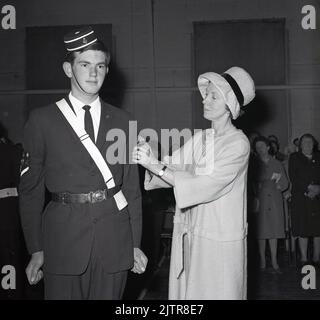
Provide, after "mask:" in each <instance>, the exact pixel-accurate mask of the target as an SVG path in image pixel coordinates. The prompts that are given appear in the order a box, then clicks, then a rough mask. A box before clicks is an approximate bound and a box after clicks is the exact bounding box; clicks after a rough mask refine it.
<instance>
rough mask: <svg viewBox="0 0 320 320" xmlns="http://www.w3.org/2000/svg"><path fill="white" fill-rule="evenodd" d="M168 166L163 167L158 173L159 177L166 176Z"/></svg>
mask: <svg viewBox="0 0 320 320" xmlns="http://www.w3.org/2000/svg"><path fill="white" fill-rule="evenodd" d="M166 169H167V166H163V168H162V169H161V170H160V171H159V172H158V176H159V177H162V176H163V175H164V172H165V171H166Z"/></svg>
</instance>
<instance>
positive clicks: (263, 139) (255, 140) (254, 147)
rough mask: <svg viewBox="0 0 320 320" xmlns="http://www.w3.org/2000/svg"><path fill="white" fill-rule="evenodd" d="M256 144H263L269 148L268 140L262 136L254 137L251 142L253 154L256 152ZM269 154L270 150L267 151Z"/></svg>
mask: <svg viewBox="0 0 320 320" xmlns="http://www.w3.org/2000/svg"><path fill="white" fill-rule="evenodd" d="M258 142H264V143H265V144H266V146H267V147H269V148H270V141H269V140H268V138H266V137H264V136H259V137H256V138H255V139H254V140H253V149H254V151H255V152H257V150H256V144H257V143H258ZM269 153H270V149H269Z"/></svg>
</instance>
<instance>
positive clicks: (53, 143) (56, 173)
mask: <svg viewBox="0 0 320 320" xmlns="http://www.w3.org/2000/svg"><path fill="white" fill-rule="evenodd" d="M129 120H130V118H129V116H128V115H127V113H126V112H124V111H121V110H119V109H117V108H115V107H113V106H111V105H109V104H106V103H104V102H103V101H101V118H100V125H99V132H98V138H97V142H96V145H97V147H98V149H99V150H100V152H101V154H102V155H103V157H104V158H105V157H106V156H105V155H106V152H107V149H108V147H110V146H111V145H112V144H113V143H114V142H113V141H112V142H108V141H106V135H107V132H108V130H110V129H113V128H119V129H122V130H123V131H124V132H125V136H126V145H125V144H124V143H121V142H119V141H120V140H119V141H118V142H117V145H118V146H119V145H120V152H126V156H127V159H129V158H130V155H129V154H128V142H129ZM24 135H25V136H24V138H25V144H24V147H25V149H26V151H27V152H29V157H30V158H29V170H28V171H27V172H26V173H25V174H24V175H23V176H22V177H21V182H20V188H19V192H20V210H21V211H20V212H21V220H22V226H23V230H24V234H25V238H26V243H27V247H28V250H29V252H30V254H32V253H34V252H37V251H40V250H43V251H44V269H45V271H47V272H50V273H56V274H81V273H82V272H84V271H85V269H86V266H87V265H88V262H89V259H90V252H91V249H92V246H93V244H94V245H95V248H97V251H98V254H99V257H100V259H101V261H102V263H103V265H104V269H105V271H106V272H109V273H114V272H118V271H121V270H127V269H129V268H131V267H132V266H133V247H139V245H140V239H141V216H142V215H141V193H140V187H139V177H138V168H137V166H136V165H133V164H119V163H116V164H112V165H110V164H109V163H108V159H107V163H108V166H109V168H110V170H111V172H112V174H113V178H114V180H115V184H116V186H121V189H122V191H123V194H124V196H125V197H126V200H127V202H128V206H127V207H126V208H124V209H122V210H121V211H119V210H118V208H117V206H116V203H115V200H114V199H113V198H110V199H108V200H105V201H102V202H97V203H94V204H91V203H86V204H79V203H76V204H63V203H58V202H53V201H51V202H49V204H48V205H47V206H46V208H45V210H44V211H43V206H44V200H45V187H47V189H48V190H49V191H50V192H70V193H88V192H90V191H96V190H100V189H105V188H106V185H105V183H104V181H103V178H102V175H101V173H100V171H99V170H98V168H97V167H96V165H95V163H94V162H93V160H92V159H91V157H90V155H89V153H88V152H87V150H86V149H85V148H84V146H83V145H82V144H81V142H80V140H79V139H78V137H77V136H76V134H75V132H74V131H73V129H72V128H71V126H70V125H69V123H68V122H67V120H66V119H65V118H64V116H63V114H62V113H61V111H60V110H59V109H58V107H57V106H56V104H51V105H49V106H47V107H43V108H40V109H36V110H34V111H33V112H32V113H31V114H30V117H29V120H28V122H27V124H26V127H25V134H24ZM133 138H134V139H135V138H136V137H133ZM126 163H128V162H126Z"/></svg>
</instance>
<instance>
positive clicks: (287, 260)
mask: <svg viewBox="0 0 320 320" xmlns="http://www.w3.org/2000/svg"><path fill="white" fill-rule="evenodd" d="M250 255H251V256H250ZM249 256H250V259H249V266H248V299H249V300H318V299H320V268H319V267H316V268H315V270H316V289H315V290H312V289H309V290H305V289H303V288H302V284H301V283H302V279H303V277H304V276H306V274H302V273H301V267H299V266H297V264H298V263H297V262H296V255H290V257H289V254H288V252H287V251H286V250H285V248H284V243H280V248H279V265H280V268H281V271H282V273H281V274H275V273H273V272H272V268H270V267H269V268H267V269H266V270H265V271H261V270H259V267H257V263H255V261H256V259H255V258H256V252H251V253H249ZM169 264H170V259H169V257H166V258H165V259H163V261H162V262H161V263H160V268H159V269H158V270H156V272H155V273H154V274H153V277H152V278H151V280H150V281H149V283H148V285H147V287H146V288H145V290H144V291H143V293H142V294H141V295H140V299H143V300H159V299H161V300H167V298H168V275H169Z"/></svg>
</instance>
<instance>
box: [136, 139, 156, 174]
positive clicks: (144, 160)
mask: <svg viewBox="0 0 320 320" xmlns="http://www.w3.org/2000/svg"><path fill="white" fill-rule="evenodd" d="M132 162H134V163H138V164H140V165H142V166H143V167H145V168H146V169H150V168H151V166H152V165H153V164H158V162H159V161H158V159H157V158H156V157H155V156H154V154H153V152H152V149H151V147H150V145H149V144H148V143H147V142H146V141H145V139H144V138H143V137H141V136H139V137H138V145H137V146H135V147H134V149H133V152H132Z"/></svg>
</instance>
